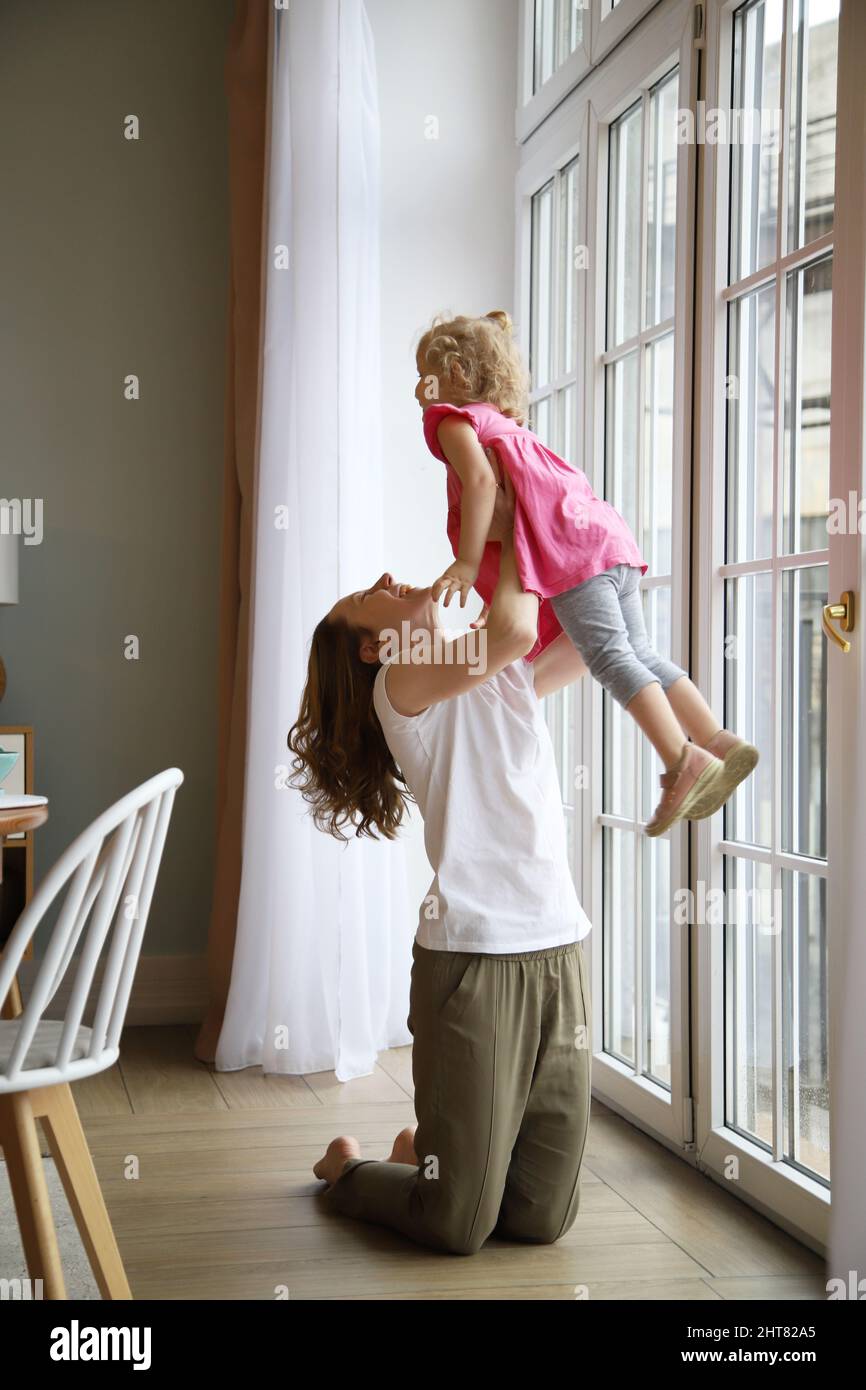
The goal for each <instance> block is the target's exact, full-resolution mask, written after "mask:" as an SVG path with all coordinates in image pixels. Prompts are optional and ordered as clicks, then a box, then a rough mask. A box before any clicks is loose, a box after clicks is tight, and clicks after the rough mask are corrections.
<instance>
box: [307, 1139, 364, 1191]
mask: <svg viewBox="0 0 866 1390" xmlns="http://www.w3.org/2000/svg"><path fill="white" fill-rule="evenodd" d="M360 1157H361V1145H360V1144H359V1143H358V1141H357V1139H353V1137H352V1135H351V1134H341V1135H340V1136H339V1138H337V1139H332V1140H331V1142H330V1144H329V1145H328V1147H327V1150H326V1152H325V1154H324V1157H323V1158H320V1159H319V1161H318V1163H316V1164H314V1165H313V1172H314V1173H315V1175H316V1177H317V1178H324V1180H325V1182H326V1183H328V1184H329V1185H331V1186H332V1185H333V1184H334V1183H335V1182H336V1181H337V1178H338V1177H339V1176H340V1174H341V1173H342V1171H343V1169H344V1167H345V1166H346V1162H347V1160H348V1159H350V1158H360Z"/></svg>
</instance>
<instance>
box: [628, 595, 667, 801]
mask: <svg viewBox="0 0 866 1390" xmlns="http://www.w3.org/2000/svg"><path fill="white" fill-rule="evenodd" d="M641 598H642V599H643V615H644V622H645V623H646V630H647V634H648V635H649V639H650V642H651V643H652V645H653V646H654V647H655V649H656V651H657V652H659V653H660V654H661V655H662V656H667V657H670V656H671V591H670V588H669V587H668V585H666V584H665V585H659V586H658V587H656V586H655V585H654V586H653V587H652V588H651V589H644V590H643V591H642V594H641ZM626 717H627V718H628V717H629V716H626ZM632 722H633V721H632ZM638 746H639V749H640V757H641V818H642V819H643V820H644V821H648V820H649V819H650V817H651V816H652V813H653V811H654V810H655V808H656V806H657V805H658V802H659V798H660V796H661V786H660V784H659V776H660V775H661V773H662V772H664V766H663V764H662V762H661V760H660V758H659V756H658V754H657V753H656V751H655V749H654V748H653V746H652V744H651V743H650V741H649V739H648V738H643V737H641V738H640V742H639V745H638Z"/></svg>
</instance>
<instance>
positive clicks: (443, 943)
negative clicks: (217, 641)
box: [289, 478, 591, 1254]
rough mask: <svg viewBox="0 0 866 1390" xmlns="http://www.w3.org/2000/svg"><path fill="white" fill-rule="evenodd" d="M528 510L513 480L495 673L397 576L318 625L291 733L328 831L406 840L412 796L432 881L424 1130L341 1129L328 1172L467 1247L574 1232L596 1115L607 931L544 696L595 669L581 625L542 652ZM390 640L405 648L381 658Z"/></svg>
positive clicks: (421, 977)
mask: <svg viewBox="0 0 866 1390" xmlns="http://www.w3.org/2000/svg"><path fill="white" fill-rule="evenodd" d="M513 502H514V498H513V491H512V490H511V487H510V483H509V482H508V480H507V478H506V481H505V490H504V496H503V494H500V501H499V504H498V506H497V511H496V513H495V515H494V523H493V527H492V528H491V531H490V538H491V539H493V540H499V541H500V542H501V545H502V556H501V567H500V581H499V585H498V587H497V589H496V593H495V595H494V598H493V602H492V603H491V605H490V608H489V612H488V613H487V615H486V620H485V622H484V623H483V624H482V626H481V627H480V628H479V629H478V630H477V632H476V636H477V638H478V642H479V644H480V649H481V651H482V652H483V657H484V664H483V666H482V668H481V670H480V671H479V667H478V659H477V653H472V652H468V653H467V652H466V651H465V650H463V649H462V648H460V647H452V648H451V649H450V651H449V652H448V656H447V657H445V656H443V649H442V648H441V647H439V646H437V644H436V642H434V641H431V640H430V639H432V638H435V636H436V629H437V616H438V615H437V607H436V604H435V603H434V602H433V600H432V597H431V592H430V590H429V589H410V588H407V586H405V585H398V584H395V583H394V582H393V581H392V579H391V576H390V575H387V574H386V575H383V576H382V577H381V578H380V579H379V580H378V582H377V583H376V584H375V585H373V587H372V588H371V589H368V590H366V591H365V592H363V593H356V594H351V595H349V596H348V597H346V598H343V599H341V600H340V601H339V602H338V603H336V604H335V605H334V607H333V608H332V609H331V611H330V613H328V614H327V616H326V617H325V618H323V619H322V621H321V622H320V623H319V625H318V627H317V628H316V631H315V633H314V635H313V641H312V646H311V651H310V661H309V670H308V678H307V684H306V688H305V691H304V696H303V701H302V705H301V711H300V714H299V717H298V722H297V723H296V724H295V726H294V728H293V729H292V731H291V733H290V735H289V746H290V747H291V749H292V751H293V753H294V754H295V759H294V763H293V766H294V768H295V785H296V786H299V787H300V788H301V790H302V792H303V794H304V796H305V797H306V799H307V800H308V801H309V802H310V804H311V805H312V807H313V815H314V817H315V820H316V823H317V824H318V825H319V826H320V827H321V828H322V829H325V830H327V831H328V832H329V833H331V834H334V835H337V836H339V837H341V838H345V837H344V829H343V828H344V827H345V826H346V825H350V824H352V825H354V826H355V830H356V833H357V834H371V835H377V834H381V835H385V836H386V837H388V838H393V837H394V835H395V833H396V831H397V828H398V826H399V824H400V821H401V818H402V815H403V811H404V809H405V803H406V799H407V797H408V796H409V795H411V796H413V797H414V799H415V800H417V802H418V805H419V808H420V810H421V813H422V815H423V817H424V835H425V846H426V849H427V855H428V858H429V859H430V862H431V864H432V866H433V869H434V871H435V877H434V879H433V883H432V885H431V888H430V893H429V894H428V896H427V897H426V898H425V900H424V902H423V903H422V905H421V910H420V917H419V925H418V930H417V934H416V937H415V942H414V945H413V965H412V976H411V989H410V1011H409V1019H408V1025H409V1029H410V1031H411V1032H412V1035H413V1049H412V1075H413V1079H414V1083H415V1113H416V1115H417V1118H418V1124H417V1127H416V1128H415V1130H414V1134H413V1130H412V1129H405V1130H403V1131H402V1132H401V1133H400V1134H399V1135H398V1136H397V1138H396V1140H395V1142H394V1147H393V1151H392V1153H391V1155H390V1157H389V1158H388V1159H385V1160H375V1159H369V1158H362V1156H361V1149H360V1145H359V1144H358V1142H357V1140H355V1139H354V1138H352V1137H350V1136H346V1135H341V1136H340V1137H339V1138H337V1139H334V1140H333V1141H332V1143H331V1144H330V1145H329V1146H328V1149H327V1152H326V1153H325V1155H324V1156H323V1158H321V1159H320V1160H319V1162H318V1163H317V1164H316V1165H315V1167H314V1170H313V1171H314V1173H315V1175H316V1176H317V1177H319V1178H322V1179H324V1181H325V1182H326V1183H328V1184H329V1193H328V1196H329V1199H331V1200H333V1202H334V1204H335V1205H336V1207H337V1208H338V1209H339V1210H340V1211H341V1212H344V1213H346V1214H348V1215H351V1216H355V1217H359V1218H361V1219H364V1220H368V1221H375V1222H379V1223H381V1224H382V1225H386V1226H390V1227H392V1228H393V1229H395V1230H398V1231H402V1232H403V1234H404V1235H407V1236H409V1237H411V1238H412V1239H413V1240H416V1241H418V1242H420V1243H421V1244H424V1245H428V1246H431V1247H434V1248H436V1249H441V1250H448V1251H452V1252H455V1253H459V1254H473V1253H474V1252H475V1251H477V1250H478V1249H479V1248H480V1246H481V1245H482V1244H483V1243H484V1241H485V1240H486V1239H487V1237H488V1236H489V1235H491V1234H492V1233H495V1234H496V1235H498V1236H502V1237H504V1238H506V1239H509V1240H524V1241H538V1242H551V1241H555V1240H556V1239H558V1237H559V1236H561V1235H562V1234H563V1233H564V1232H565V1231H567V1230H568V1229H569V1227H570V1226H571V1224H572V1222H573V1221H574V1218H575V1216H576V1215H577V1208H578V1201H579V1176H580V1164H581V1160H582V1157H583V1151H584V1145H585V1143H586V1132H587V1127H588V1124H589V1107H590V1063H591V1039H590V1023H591V1016H590V997H589V983H588V979H587V972H586V964H585V960H584V953H583V947H582V946H581V944H580V941H581V938H582V937H583V936H585V935H586V933H587V932H588V931H589V930H590V922H589V919H588V918H587V917H586V915H585V913H584V912H583V910H582V908H581V906H580V904H579V902H578V900H577V896H576V894H575V891H574V885H573V882H572V879H571V874H570V871H569V866H568V857H567V852H566V833H565V821H564V816H563V812H562V802H561V795H560V790H559V780H558V777H557V772H556V766H555V761H554V755H553V747H552V744H551V741H550V735H549V733H548V730H547V726H546V724H545V721H544V718H543V715H542V712H541V706H540V704H539V698H540V697H541V696H544V695H547V694H550V693H551V692H552V691H554V690H557V689H559V688H560V687H561V686H563V685H566V684H568V683H569V682H571V681H573V680H576V679H577V678H578V677H579V676H581V675H583V674H584V671H585V669H586V668H585V667H584V665H583V662H582V660H581V658H580V657H579V655H578V654H577V652H576V651H575V648H574V647H573V646H572V644H571V642H570V641H569V639H568V637H566V636H565V635H563V636H562V637H560V638H558V639H557V640H556V641H555V642H554V643H552V644H551V645H550V646H549V647H548V648H547V649H546V650H545V651H544V652H543V653H542V654H541V655H540V656H539V657H538V658H537V659H536V661H535V662H534V663H532V664H531V665H530V664H529V663H528V662H527V661H526V660H525V656H526V653H527V652H529V651H530V650H531V648H532V647H533V645H534V643H535V638H536V627H537V620H538V599H537V598H536V597H535V596H534V595H532V594H526V593H524V592H523V591H522V589H521V587H520V583H519V580H518V577H517V568H516V564H515V559H514V550H513V544H512V535H511V522H512V521H513ZM394 634H398V635H399V636H400V637H401V639H402V640H401V644H400V656H398V657H396V658H395V659H389V660H388V661H387V662H385V663H383V661H382V659H381V658H382V655H383V654H384V653H386V652H388V653H389V654H390V655H391V656H393V649H394V648H393V643H394ZM440 636H441V634H440ZM431 650H432V659H429V660H425V659H424V655H425V653H426V655H427V656H430V654H431ZM437 653H438V659H437ZM412 654H414V655H415V657H416V658H417V657H418V656H419V654H420V656H421V658H422V659H420V660H419V659H414V660H413V659H407V657H411V655H412Z"/></svg>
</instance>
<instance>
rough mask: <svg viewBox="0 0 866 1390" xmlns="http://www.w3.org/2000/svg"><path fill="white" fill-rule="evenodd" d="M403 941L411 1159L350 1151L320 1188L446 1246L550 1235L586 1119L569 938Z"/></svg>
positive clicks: (583, 980)
mask: <svg viewBox="0 0 866 1390" xmlns="http://www.w3.org/2000/svg"><path fill="white" fill-rule="evenodd" d="M412 954H413V965H412V981H411V989H410V1005H409V1018H408V1025H409V1029H410V1031H411V1033H412V1036H413V1048H412V1077H413V1081H414V1085H415V1113H416V1116H417V1119H418V1128H417V1130H416V1132H415V1152H416V1155H417V1157H418V1166H417V1167H415V1166H409V1165H408V1164H403V1163H386V1162H384V1161H382V1160H376V1159H351V1160H349V1162H348V1163H347V1164H346V1166H345V1167H344V1169H343V1171H342V1173H341V1175H340V1177H339V1178H338V1180H337V1181H336V1182H335V1183H334V1184H333V1186H332V1187H330V1188H329V1189H328V1191H327V1193H326V1199H327V1200H328V1201H330V1202H333V1204H334V1205H335V1206H336V1208H337V1209H338V1210H339V1211H340V1212H343V1213H345V1214H346V1215H348V1216H354V1217H358V1218H360V1219H361V1220H364V1221H375V1222H378V1223H379V1224H381V1225H384V1226H390V1227H392V1228H393V1229H394V1230H396V1231H401V1232H402V1233H403V1234H404V1235H406V1236H409V1237H410V1238H411V1239H412V1240H415V1241H418V1242H419V1243H420V1244H422V1245H428V1246H431V1247H433V1248H434V1249H440V1250H448V1251H451V1252H453V1253H455V1254H463V1255H471V1254H474V1253H475V1252H476V1251H477V1250H478V1249H479V1248H480V1247H481V1246H482V1245H483V1244H484V1241H485V1240H486V1239H487V1237H488V1236H490V1235H496V1236H498V1237H502V1238H503V1239H506V1240H518V1241H537V1242H544V1243H550V1242H552V1241H555V1240H557V1239H558V1238H559V1237H560V1236H561V1235H563V1234H564V1233H565V1232H566V1231H567V1230H568V1229H569V1227H570V1226H571V1224H572V1222H573V1221H574V1219H575V1217H576V1215H577V1210H578V1203H579V1200H580V1165H581V1161H582V1159H583V1151H584V1147H585V1144H586V1134H587V1129H588V1126H589V1110H590V1070H591V1061H592V1039H591V1022H592V1020H591V1003H590V991H589V987H588V981H587V971H586V961H585V957H584V952H583V947H582V945H581V944H580V942H573V943H571V944H570V945H568V946H556V947H552V948H550V949H548V950H544V951H529V952H523V953H518V954H509V955H475V954H468V953H465V952H458V951H430V950H427V949H426V948H425V947H423V946H419V945H418V944H417V942H416V943H415V945H414V946H413V952H412Z"/></svg>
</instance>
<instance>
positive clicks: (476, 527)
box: [433, 416, 496, 608]
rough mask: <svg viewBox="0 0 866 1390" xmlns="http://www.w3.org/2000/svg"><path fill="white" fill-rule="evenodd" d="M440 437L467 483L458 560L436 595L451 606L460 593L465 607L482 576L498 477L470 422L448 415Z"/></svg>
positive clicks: (435, 589) (440, 581)
mask: <svg viewBox="0 0 866 1390" xmlns="http://www.w3.org/2000/svg"><path fill="white" fill-rule="evenodd" d="M438 437H439V443H440V444H441V446H442V452H443V453H444V455H445V457H446V458H447V460H448V462H449V463H450V464H451V466H452V468H453V469H454V471H455V473H456V474H457V476H458V478H459V479H460V482H461V483H462V485H463V492H462V496H461V501H460V544H459V546H458V554H457V559H456V561H455V562H454V564H453V565H450V566H449V567H448V569H447V570H446V571H445V573H444V574H442V575H440V577H439V578H438V579H437V580H436V582H435V584H434V585H433V597H434V599H438V598H439V597H440V595H442V594H444V595H445V606H446V608H447V607H448V605H449V603H450V602H451V598H452V596H453V595H454V594H455V593H459V595H460V606H461V607H463V606H465V603H466V598H467V595H468V593H469V590H470V589H471V588H472V585H473V584H474V583H475V580H476V579H477V578H478V570H479V568H480V566H481V558H482V556H483V554H484V546H485V545H486V543H487V533H488V531H489V530H490V523H491V521H492V520H493V507H494V503H495V501H496V478H495V476H494V473H493V469H492V468H491V465H490V463H489V462H488V460H487V458H486V457H485V454H484V450H483V449H482V447H481V445H480V443H479V442H478V435H477V434H476V433H475V430H474V429H473V428H472V426H471V425H470V424H469V423H468V421H466V420H461V419H458V418H457V417H456V416H450V417H446V418H445V419H444V420H442V421H441V423H440V425H439V430H438Z"/></svg>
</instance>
